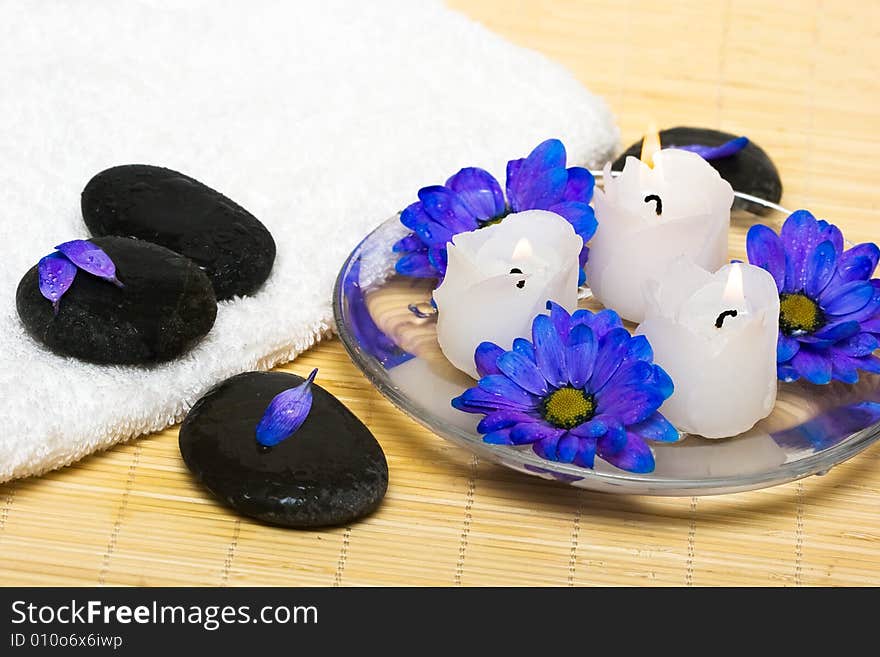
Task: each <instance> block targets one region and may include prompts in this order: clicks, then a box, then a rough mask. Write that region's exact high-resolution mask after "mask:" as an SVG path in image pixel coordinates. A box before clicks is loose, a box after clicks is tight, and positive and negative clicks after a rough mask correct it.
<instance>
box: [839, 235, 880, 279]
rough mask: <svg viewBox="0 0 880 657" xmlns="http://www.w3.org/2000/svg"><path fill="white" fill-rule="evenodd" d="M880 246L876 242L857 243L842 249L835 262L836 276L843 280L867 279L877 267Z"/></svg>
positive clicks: (879, 257) (879, 258)
mask: <svg viewBox="0 0 880 657" xmlns="http://www.w3.org/2000/svg"><path fill="white" fill-rule="evenodd" d="M878 260H880V248H878V247H877V245H876V244H873V243H869V244H857V245H856V246H854V247H853V248H851V249H849V250H847V251H844V252H843V253H842V254H841V256H840V259H839V261H838V263H837V276H838V278H839V279H840V280H842V281H844V282H848V281H856V280H859V281H862V280H867V279H869V278H870V277H871V274H873V273H874V270H875V269H877V262H878Z"/></svg>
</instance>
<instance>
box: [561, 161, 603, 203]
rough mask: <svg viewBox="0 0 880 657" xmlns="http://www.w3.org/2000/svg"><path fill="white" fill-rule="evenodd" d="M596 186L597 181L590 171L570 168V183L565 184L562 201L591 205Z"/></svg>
mask: <svg viewBox="0 0 880 657" xmlns="http://www.w3.org/2000/svg"><path fill="white" fill-rule="evenodd" d="M595 186H596V179H595V178H594V177H593V174H592V173H590V172H589V170H588V169H584V168H583V167H569V169H568V181H567V182H566V183H565V190H564V191H563V192H562V200H563V201H580V202H581V203H589V202H590V199H592V198H593V188H594V187H595Z"/></svg>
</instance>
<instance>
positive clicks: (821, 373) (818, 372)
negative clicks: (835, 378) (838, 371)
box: [791, 347, 831, 385]
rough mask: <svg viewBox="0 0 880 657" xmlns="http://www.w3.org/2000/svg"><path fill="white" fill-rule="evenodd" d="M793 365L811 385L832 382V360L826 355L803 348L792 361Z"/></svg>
mask: <svg viewBox="0 0 880 657" xmlns="http://www.w3.org/2000/svg"><path fill="white" fill-rule="evenodd" d="M791 364H792V366H793V367H794V369H795V370H796V371H797V373H798V374H800V375H801V376H802V377H804V378H805V379H806V380H807V381H809V382H810V383H815V384H817V385H824V384H826V383H830V382H831V360H830V358H829V357H828V356H827V355H826V354H822V353H819V352H818V351H814V350H812V349H809V348H807V347H803V348H801V349H800V350H799V351H798V352H797V353H796V354H795V355H794V357H793V358H792V359H791Z"/></svg>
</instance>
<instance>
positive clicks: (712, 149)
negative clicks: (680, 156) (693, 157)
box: [675, 137, 749, 160]
mask: <svg viewBox="0 0 880 657" xmlns="http://www.w3.org/2000/svg"><path fill="white" fill-rule="evenodd" d="M748 145H749V138H748V137H737V138H736V139H731V140H730V141H726V142H724V143H723V144H721V145H720V146H704V145H703V144H688V145H686V146H676V147H675V148H677V149H679V150H682V151H690V152H691V153H696V154H697V155H699V156H700V157H701V158H703V159H704V160H720V159H721V158H724V157H731V156H733V155H736V154H737V153H739V152H740V151H741V150H742V149H744V148H745V147H746V146H748Z"/></svg>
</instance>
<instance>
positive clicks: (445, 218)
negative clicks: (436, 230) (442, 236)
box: [413, 185, 479, 234]
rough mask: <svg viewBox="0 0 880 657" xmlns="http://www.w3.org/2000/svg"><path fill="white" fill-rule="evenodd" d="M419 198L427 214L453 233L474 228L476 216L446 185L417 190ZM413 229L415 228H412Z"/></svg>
mask: <svg viewBox="0 0 880 657" xmlns="http://www.w3.org/2000/svg"><path fill="white" fill-rule="evenodd" d="M419 200H420V201H421V202H422V207H423V208H424V209H425V212H427V213H428V216H430V217H431V219H433V220H434V221H435V222H437V223H438V224H440V225H441V226H445V227H446V228H448V229H449V230H450V231H452V233H453V234H456V233H464V232H467V231H471V230H476V229H477V228H478V227H479V224H478V223H477V220H476V218H475V217H474V215H473V214H471V212H470V210H469V209H468V208H467V206H466V205H465V204H464V203H462V201H461V199H460V198H459V196H458V194H456V193H455V192H453V191H452V190H451V189H449V188H447V187H443V186H441V185H433V186H431V187H423V188H422V189H420V190H419ZM413 230H415V229H413Z"/></svg>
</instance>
